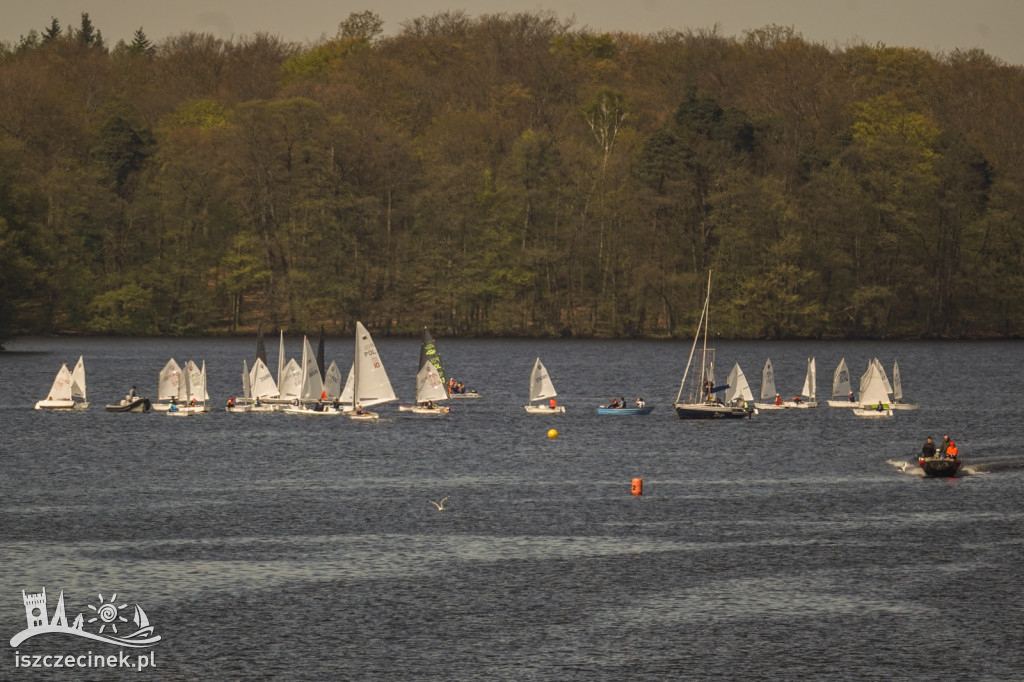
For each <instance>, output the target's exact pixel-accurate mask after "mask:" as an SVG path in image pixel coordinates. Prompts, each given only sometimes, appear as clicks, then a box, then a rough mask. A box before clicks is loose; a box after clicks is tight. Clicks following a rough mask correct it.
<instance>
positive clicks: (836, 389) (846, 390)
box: [832, 358, 852, 398]
mask: <svg viewBox="0 0 1024 682" xmlns="http://www.w3.org/2000/svg"><path fill="white" fill-rule="evenodd" d="M851 392H852V388H851V387H850V370H849V368H848V367H847V366H846V358H843V359H842V360H840V361H839V364H838V365H836V371H835V372H834V373H833V374H832V397H833V398H846V397H847V396H849V395H850V393H851Z"/></svg>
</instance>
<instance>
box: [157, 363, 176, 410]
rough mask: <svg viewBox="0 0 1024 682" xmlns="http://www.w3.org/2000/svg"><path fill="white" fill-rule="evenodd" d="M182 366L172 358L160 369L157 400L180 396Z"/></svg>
mask: <svg viewBox="0 0 1024 682" xmlns="http://www.w3.org/2000/svg"><path fill="white" fill-rule="evenodd" d="M181 384H182V380H181V367H179V366H178V363H177V362H175V361H174V358H171V359H170V360H168V361H167V364H166V365H164V368H163V369H161V370H160V376H159V379H158V382H157V390H156V394H157V400H170V399H171V398H179V397H180V395H179V394H180V393H181Z"/></svg>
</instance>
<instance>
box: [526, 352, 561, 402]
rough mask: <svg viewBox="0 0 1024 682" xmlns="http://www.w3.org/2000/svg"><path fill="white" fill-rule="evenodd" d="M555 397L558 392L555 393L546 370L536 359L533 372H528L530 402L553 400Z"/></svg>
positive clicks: (538, 359)
mask: <svg viewBox="0 0 1024 682" xmlns="http://www.w3.org/2000/svg"><path fill="white" fill-rule="evenodd" d="M557 395H558V392H557V391H555V385H554V384H553V383H551V377H550V376H548V370H547V368H546V367H545V366H544V363H542V362H541V361H540V358H537V360H536V362H534V363H533V370H532V371H531V372H530V402H531V403H532V402H535V401H537V400H544V399H546V398H554V397H555V396H557Z"/></svg>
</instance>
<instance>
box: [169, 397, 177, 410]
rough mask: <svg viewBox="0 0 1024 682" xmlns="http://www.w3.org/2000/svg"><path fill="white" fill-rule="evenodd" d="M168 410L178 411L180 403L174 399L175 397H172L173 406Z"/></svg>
mask: <svg viewBox="0 0 1024 682" xmlns="http://www.w3.org/2000/svg"><path fill="white" fill-rule="evenodd" d="M167 411H168V412H177V411H178V403H177V402H176V401H175V400H174V398H171V406H170V407H168V408H167Z"/></svg>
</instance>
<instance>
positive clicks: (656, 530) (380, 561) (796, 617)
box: [0, 330, 1024, 680]
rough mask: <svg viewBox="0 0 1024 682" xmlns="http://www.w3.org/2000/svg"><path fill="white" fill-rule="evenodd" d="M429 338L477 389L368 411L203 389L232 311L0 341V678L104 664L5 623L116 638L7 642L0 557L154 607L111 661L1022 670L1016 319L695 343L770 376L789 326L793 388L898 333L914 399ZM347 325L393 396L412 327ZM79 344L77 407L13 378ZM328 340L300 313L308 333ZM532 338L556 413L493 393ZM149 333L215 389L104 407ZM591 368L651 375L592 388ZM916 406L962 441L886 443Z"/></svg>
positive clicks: (598, 353) (382, 669) (163, 667)
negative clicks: (380, 333) (204, 334)
mask: <svg viewBox="0 0 1024 682" xmlns="http://www.w3.org/2000/svg"><path fill="white" fill-rule="evenodd" d="M372 331H373V330H371V332H372ZM438 343H439V348H440V350H441V353H442V355H443V357H444V359H445V364H446V367H447V369H448V372H449V374H450V375H453V376H454V377H455V378H457V379H461V380H463V381H465V382H466V384H467V385H468V386H469V387H471V388H475V389H477V390H479V391H480V392H481V393H482V394H483V395H484V398H483V399H480V400H463V401H452V403H451V405H452V413H451V414H450V415H448V416H447V417H444V418H431V417H418V416H414V415H409V414H407V413H399V412H398V411H397V408H396V407H395V405H393V404H392V405H385V406H381V407H380V408H379V411H380V412H381V415H382V419H381V420H380V421H379V422H375V423H359V422H353V421H351V420H348V419H345V418H309V417H299V416H290V415H285V414H242V415H238V414H228V413H226V412H224V411H222V410H221V409H220V407H221V406H222V405H223V403H224V401H225V400H226V398H227V396H228V395H231V394H239V393H241V387H240V378H239V377H240V373H241V366H242V360H243V359H245V360H248V361H249V362H250V363H251V361H252V357H253V354H254V350H255V343H254V341H253V340H247V339H239V340H223V339H194V340H187V339H144V340H124V339H106V338H100V339H96V338H89V339H18V340H15V341H13V342H11V343H9V344H8V348H9V350H10V352H9V353H5V354H0V377H2V379H0V382H2V383H0V386H2V387H3V390H2V391H0V634H2V635H3V637H2V638H0V639H2V641H3V642H4V644H3V645H2V647H0V648H2V650H3V651H4V652H5V653H3V654H2V655H0V678H3V679H14V678H18V679H21V678H23V677H25V678H27V677H33V678H44V679H45V678H48V677H49V678H53V679H58V678H59V679H68V678H74V679H100V678H104V677H107V676H109V675H110V673H111V672H113V671H111V670H86V671H83V670H78V671H67V670H64V671H51V672H50V673H47V672H46V671H44V670H22V669H20V668H21V667H23V665H22V661H21V660H18V659H16V657H15V654H16V653H18V654H19V655H38V654H65V653H66V654H76V655H81V654H84V653H86V652H89V651H91V652H94V653H96V654H104V655H105V654H108V653H116V652H117V651H118V647H115V646H112V645H109V644H104V643H99V642H95V641H91V640H86V639H83V638H79V637H72V636H70V635H65V634H60V633H51V634H41V635H36V636H34V637H32V638H30V639H28V640H27V641H25V642H23V643H22V644H21V645H20V646H19V647H17V649H14V648H12V647H10V646H9V644H8V642H9V639H10V638H11V637H13V636H14V635H15V634H16V633H18V632H19V631H21V630H23V629H25V627H26V622H25V608H24V606H23V603H22V594H21V593H22V591H23V590H24V591H25V592H27V593H37V592H39V591H41V590H42V589H43V588H44V587H45V588H46V591H47V595H48V608H49V612H50V613H51V614H52V613H53V610H54V609H55V607H56V603H57V599H58V596H59V594H60V591H61V590H63V592H64V598H65V602H66V612H67V616H68V620H69V622H70V620H71V619H73V618H74V617H75V616H76V615H77V614H78V613H83V614H84V615H85V617H86V620H88V618H89V617H96V612H94V611H92V610H90V608H89V607H90V606H93V607H96V606H99V605H100V603H101V602H103V600H104V599H106V600H110V599H112V598H113V594H114V593H116V595H117V597H116V599H117V602H118V603H117V606H120V605H121V604H122V603H124V604H127V605H128V606H129V608H133V607H134V605H135V604H139V605H141V606H142V607H143V608H144V609H145V612H146V614H147V615H148V617H149V620H150V622H151V624H152V625H153V626H154V628H155V633H156V634H158V635H160V636H161V641H160V642H159V643H157V644H156V645H155V646H154V647H152V649H150V651H151V652H152V654H153V663H154V664H155V668H153V669H150V670H146V671H144V672H142V673H138V672H131V671H124V670H122V671H119V674H121V675H123V676H128V677H134V678H136V679H146V678H148V679H161V680H163V679H168V680H179V679H181V680H187V679H206V678H211V677H215V676H216V677H218V678H222V679H254V678H258V679H317V680H325V679H353V680H373V679H381V680H390V679H417V680H441V679H444V680H452V679H455V680H480V679H502V680H523V679H545V680H549V679H550V680H594V679H607V680H622V679H669V678H677V679H695V680H707V679H815V680H817V679H914V680H963V679H991V680H1010V679H1018V680H1019V679H1022V678H1024V641H1022V640H1024V600H1022V597H1021V586H1022V585H1024V568H1022V567H1024V536H1022V530H1024V496H1022V494H1021V491H1022V483H1024V452H1022V451H1021V449H1020V448H1019V442H1020V439H1021V427H1022V424H1024V416H1022V411H1021V408H1020V400H1019V392H1020V387H1021V386H1024V363H1022V362H1021V359H1022V351H1024V345H1022V344H1019V343H842V342H827V343H826V342H822V343H811V342H807V343H804V342H799V343H797V342H789V343H768V342H762V343H747V342H744V343H736V342H733V343H721V344H719V346H718V349H717V350H718V359H719V368H720V369H719V372H720V374H721V377H724V376H725V374H726V373H728V370H729V368H731V366H732V363H733V362H739V363H740V365H741V366H742V367H743V369H744V371H745V372H746V374H747V377H748V379H749V380H750V383H751V385H752V387H753V388H754V390H755V391H756V390H757V387H758V385H759V383H760V370H761V366H762V365H763V364H764V361H765V359H766V358H769V357H770V358H771V360H772V362H773V364H774V366H775V374H776V383H777V385H778V387H779V389H780V391H781V392H782V394H783V396H791V395H793V394H795V393H797V392H798V391H799V389H800V386H801V385H802V383H803V373H804V365H805V361H806V358H807V357H809V356H812V355H813V356H815V357H816V358H817V367H818V377H819V381H818V394H819V398H822V399H824V398H826V397H827V394H828V393H829V392H830V388H831V375H832V370H833V369H834V368H835V366H836V364H837V363H838V361H839V359H840V358H842V357H845V358H846V360H847V363H848V364H849V365H850V369H851V374H853V376H854V377H857V376H859V375H860V373H861V372H863V371H864V369H865V367H866V366H867V362H868V360H869V359H870V358H871V357H872V356H878V357H879V358H880V359H881V361H882V363H883V365H884V366H885V367H886V370H887V371H891V368H892V363H893V361H894V360H898V361H899V365H900V370H901V374H902V378H903V386H904V390H905V392H906V394H907V396H906V397H907V399H909V400H913V401H916V402H919V403H920V404H921V409H920V410H918V411H912V412H897V413H896V415H895V416H894V417H893V418H892V419H884V420H863V419H858V418H856V417H854V416H853V415H852V414H851V413H850V411H848V410H840V409H829V408H826V407H820V408H818V409H816V410H789V411H785V412H782V413H774V414H766V413H762V414H759V415H757V416H755V417H754V418H753V419H750V420H727V421H716V422H683V421H680V420H678V419H677V418H676V417H675V415H674V413H673V411H672V408H671V402H672V400H673V399H674V398H675V395H676V391H677V390H678V386H679V381H680V379H681V377H682V373H683V368H684V366H685V364H686V357H687V354H688V353H689V350H690V343H689V342H685V341H680V342H640V341H510V340H452V339H444V338H439V339H438ZM276 345H277V344H276V340H275V341H274V342H271V343H270V344H269V346H270V348H268V351H269V355H270V365H271V367H272V368H274V369H276V355H277V353H276ZM377 345H378V349H379V351H380V355H381V358H382V360H383V362H384V364H385V367H386V368H387V370H388V373H389V375H390V377H391V381H392V383H393V384H394V386H395V390H396V392H397V393H398V395H399V397H400V398H401V399H402V401H403V402H408V401H410V400H411V399H412V397H413V386H414V381H415V373H416V369H417V368H416V362H417V358H418V341H417V340H413V339H399V340H395V339H378V340H377ZM287 351H288V354H289V356H293V357H295V356H298V355H300V340H299V339H295V338H290V339H288V340H287ZM79 355H84V357H85V364H86V370H87V374H88V393H89V399H90V401H91V403H92V407H91V408H90V409H89V410H86V411H83V412H78V413H63V414H58V413H47V412H38V411H35V410H33V409H32V405H33V403H34V402H35V401H36V400H39V399H41V398H44V397H45V394H46V392H47V390H48V389H49V387H50V384H51V382H52V381H53V377H54V374H55V373H56V371H57V369H58V368H59V367H60V364H61V363H62V362H66V363H67V364H68V366H69V367H71V366H72V365H73V364H74V362H75V361H76V360H77V359H78V356H79ZM351 355H352V342H351V339H329V340H328V343H327V356H328V361H330V360H332V359H334V360H337V361H338V364H339V365H341V366H343V367H346V368H347V365H348V364H349V362H350V358H351ZM538 356H539V357H541V359H542V360H543V362H544V363H545V365H546V366H547V368H548V370H549V373H550V375H551V377H552V380H553V381H554V384H555V386H556V388H557V389H558V391H559V400H560V402H561V403H562V404H564V405H565V406H566V409H567V412H566V414H564V415H560V416H532V415H527V414H526V413H525V411H524V410H523V405H524V404H526V400H527V387H528V377H529V372H530V369H531V367H532V365H533V361H534V358H535V357H538ZM170 357H174V358H176V359H177V360H178V361H179V363H182V362H183V361H184V360H187V359H194V360H196V361H197V362H198V361H202V360H205V361H206V364H207V368H208V375H209V392H210V394H211V396H212V399H213V403H214V406H215V408H216V409H215V411H213V412H211V413H209V414H203V415H199V416H196V417H193V418H188V419H180V418H179V419H175V418H169V417H167V416H166V415H164V414H162V413H149V414H116V413H108V412H106V411H104V409H103V405H104V403H107V402H115V401H116V400H117V399H118V398H119V397H121V396H122V395H123V394H124V393H125V392H126V391H127V389H128V388H129V387H130V386H131V385H132V384H135V385H136V386H137V387H138V391H139V393H140V394H141V395H148V396H151V397H155V393H156V377H157V373H158V371H159V370H160V368H161V367H162V366H163V365H164V363H165V362H166V361H167V359H168V358H170ZM721 377H720V378H721ZM619 395H623V396H625V397H626V398H627V400H629V401H632V399H633V398H635V397H636V396H637V395H643V397H645V398H646V399H647V402H648V404H650V405H655V406H656V409H655V410H654V412H653V413H652V414H651V415H649V416H641V417H620V416H612V417H602V416H598V415H596V413H595V410H594V408H595V406H597V405H598V404H603V403H606V402H607V401H608V400H609V399H610V398H611V397H613V396H619ZM550 428H556V429H557V430H558V433H559V435H558V437H557V438H554V439H552V438H549V437H548V435H547V432H548V429H550ZM945 433H949V434H950V435H952V436H953V438H954V440H956V441H957V442H958V444H959V446H960V452H961V453H962V455H963V456H964V459H965V461H966V462H967V465H968V470H969V471H974V472H975V473H967V474H965V475H962V476H960V477H958V478H956V479H951V480H944V479H929V478H924V477H922V476H920V475H919V474H918V473H917V472H916V471H915V468H914V467H913V466H911V467H908V469H907V471H906V472H903V473H901V472H900V471H899V469H898V468H897V467H896V466H894V463H898V462H904V461H910V460H911V459H912V457H911V455H912V454H913V453H915V452H916V451H917V450H918V449H919V447H920V445H921V442H922V441H923V439H924V437H925V436H928V435H931V436H932V437H933V438H941V436H942V435H943V434H945ZM979 469H984V470H986V471H987V472H988V473H982V472H981V471H979ZM634 478H642V479H643V492H644V494H643V495H642V496H633V495H631V494H630V485H631V481H632V479H634ZM444 496H450V499H449V501H448V508H447V509H446V510H444V511H443V512H438V511H437V510H436V509H435V508H434V507H433V506H432V505H431V504H430V503H429V502H428V500H438V499H440V498H441V497H444ZM126 612H127V611H126ZM129 620H130V618H129ZM116 623H121V625H122V627H121V629H120V630H119V632H125V631H128V630H130V629H131V626H132V624H131V623H127V624H125V623H123V621H116ZM116 623H115V624H116ZM97 625H99V623H95V622H94V623H92V624H90V623H88V622H86V624H85V629H87V630H93V631H95V629H96V628H97ZM131 652H132V656H134V655H135V651H134V650H131ZM69 672H75V673H76V675H75V676H72V675H69V674H68V673H69Z"/></svg>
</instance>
